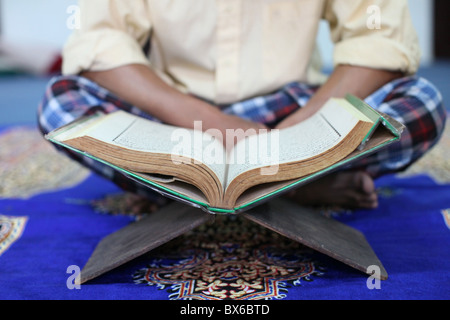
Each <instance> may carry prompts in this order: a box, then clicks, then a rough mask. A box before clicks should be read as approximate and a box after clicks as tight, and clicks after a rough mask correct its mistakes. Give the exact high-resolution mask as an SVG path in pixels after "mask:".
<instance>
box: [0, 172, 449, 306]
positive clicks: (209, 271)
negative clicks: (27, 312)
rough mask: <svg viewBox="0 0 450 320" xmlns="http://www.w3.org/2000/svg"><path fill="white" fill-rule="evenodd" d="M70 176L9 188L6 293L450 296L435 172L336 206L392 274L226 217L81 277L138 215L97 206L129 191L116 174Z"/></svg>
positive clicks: (4, 217)
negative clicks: (102, 245) (357, 204)
mask: <svg viewBox="0 0 450 320" xmlns="http://www.w3.org/2000/svg"><path fill="white" fill-rule="evenodd" d="M73 172H74V173H76V170H74V171H73ZM72 178H74V177H72ZM73 181H74V182H73V183H71V184H69V185H67V184H62V186H61V187H59V188H56V186H55V187H54V188H50V189H48V188H44V191H42V192H36V189H35V187H33V188H34V189H33V190H34V192H33V194H32V195H30V196H27V197H26V198H20V197H13V196H8V197H1V196H0V242H2V244H0V248H3V249H2V251H1V255H0V299H3V300H9V299H20V300H26V299H58V300H60V299H66V300H74V299H82V300H85V299H93V300H97V299H108V300H109V299H117V300H121V299H123V300H127V299H133V300H185V299H192V300H226V299H230V300H329V299H332V300H336V299H367V300H372V299H377V300H380V299H382V300H388V299H420V300H428V299H440V300H447V299H449V298H450V289H449V288H450V272H449V270H450V250H448V244H449V243H450V228H449V225H450V223H449V221H450V185H449V184H448V183H438V182H436V181H435V180H434V179H432V178H430V177H429V176H427V175H420V174H415V175H413V176H408V177H399V176H395V175H391V176H386V177H383V178H381V179H379V180H378V181H377V188H378V190H379V194H380V206H379V208H378V209H376V210H371V211H369V210H357V211H354V212H336V213H332V218H333V219H337V220H339V221H341V222H343V223H346V224H347V225H349V226H351V227H353V228H356V229H358V230H360V231H361V232H363V233H364V235H365V236H366V238H367V240H368V242H369V243H370V244H371V246H372V247H373V249H374V251H375V253H376V254H377V255H378V257H379V259H380V260H381V261H382V263H383V264H384V266H385V268H386V270H387V272H388V274H389V278H388V280H386V281H381V282H377V281H376V280H375V279H372V278H371V277H369V276H367V275H366V274H363V273H361V272H359V271H356V270H354V269H352V268H350V267H348V266H347V265H344V264H342V263H340V262H338V261H336V260H334V259H332V258H330V257H328V256H325V255H322V254H320V253H318V252H315V251H313V250H311V249H309V248H306V247H304V246H302V245H300V244H298V243H296V242H294V241H291V240H289V239H287V238H284V237H282V236H280V235H278V234H276V233H274V232H272V231H270V230H268V229H265V228H262V227H260V226H258V225H256V224H254V223H252V222H250V221H249V220H246V219H241V218H240V217H234V218H230V217H218V218H217V219H216V220H215V222H214V223H213V224H205V225H203V226H201V227H199V228H197V229H195V230H192V231H191V232H189V233H186V234H184V235H182V236H180V237H178V238H177V239H175V240H173V241H171V242H169V243H167V244H165V245H163V246H161V247H159V248H157V249H155V250H153V251H151V252H149V253H147V254H144V255H142V256H140V257H139V258H137V259H135V260H133V261H131V262H129V263H126V264H124V265H123V266H121V267H118V268H116V269H114V270H112V271H110V272H108V273H106V274H104V275H102V276H100V277H98V278H96V279H94V280H92V281H90V282H88V283H86V284H83V285H81V286H77V285H76V284H75V283H74V280H75V277H76V275H77V272H79V270H80V269H81V268H82V267H83V266H84V265H85V264H86V262H87V260H88V258H89V256H90V255H91V254H92V252H93V250H94V249H95V247H96V245H97V244H98V242H99V241H100V240H101V239H102V238H104V237H105V236H107V235H109V234H111V233H113V232H115V231H117V230H119V229H121V228H123V227H125V226H126V225H128V224H129V223H131V222H134V221H135V220H136V219H139V218H140V217H139V216H136V215H134V214H130V213H129V212H126V210H125V209H124V210H119V212H114V214H112V213H111V212H109V213H108V210H106V209H107V208H104V207H102V205H100V204H103V205H104V203H105V202H104V201H103V200H104V199H106V198H108V197H111V195H119V198H120V197H123V195H122V194H121V191H120V190H118V189H117V187H116V186H114V185H113V184H111V183H110V182H108V181H105V180H103V179H102V178H100V177H98V176H95V175H93V174H91V175H88V176H84V177H77V178H76V179H73ZM120 211H122V212H120ZM13 230H16V231H13Z"/></svg>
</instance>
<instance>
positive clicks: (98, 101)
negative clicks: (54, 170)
mask: <svg viewBox="0 0 450 320" xmlns="http://www.w3.org/2000/svg"><path fill="white" fill-rule="evenodd" d="M317 89H318V87H315V86H310V85H307V84H303V83H290V84H288V85H286V86H285V87H283V88H281V89H280V90H279V91H277V92H274V93H272V94H269V95H266V96H262V97H256V98H253V99H249V100H247V101H242V102H238V103H235V104H232V105H227V106H220V107H221V109H222V110H223V112H224V113H227V114H233V115H236V116H239V117H242V118H245V119H248V120H251V121H255V122H260V123H264V124H266V125H268V126H275V125H276V124H277V123H279V122H280V121H282V120H283V119H284V118H286V117H287V116H289V115H290V114H292V113H293V112H295V111H296V110H298V109H299V108H301V107H302V106H304V105H305V104H306V103H307V102H308V100H309V99H310V98H311V97H312V95H314V93H315V92H316V90H317ZM366 102H367V103H368V104H369V105H371V106H372V107H373V108H375V109H377V110H379V111H381V112H383V113H385V114H388V115H389V116H391V117H393V118H394V119H396V120H398V121H399V122H401V123H403V124H404V125H405V126H406V130H405V131H404V133H403V135H402V139H401V141H399V142H398V143H395V144H393V145H391V146H390V147H389V148H387V149H385V150H383V151H381V152H378V153H377V154H374V155H372V156H370V157H368V158H366V159H364V160H363V161H361V162H360V163H358V164H355V167H357V168H358V169H364V170H366V171H367V172H369V173H370V174H371V175H372V176H374V177H379V176H381V175H383V174H387V173H392V172H397V171H401V170H403V169H405V168H407V167H408V166H410V165H411V164H412V163H414V162H415V161H416V160H418V159H419V158H420V157H421V156H423V155H424V154H425V153H426V152H427V151H428V150H430V149H431V148H432V147H433V146H434V145H435V144H436V143H437V142H438V140H439V138H440V136H441V135H442V132H443V130H444V126H445V122H446V111H445V108H444V106H443V102H442V96H441V94H440V93H439V91H438V90H437V89H436V88H435V87H434V86H433V85H432V84H431V83H430V82H429V81H427V80H426V79H423V78H419V77H405V78H402V79H398V80H395V81H392V82H390V83H388V84H386V85H385V86H384V87H382V88H380V89H379V90H378V91H376V92H375V93H373V94H372V95H370V96H369V97H368V98H367V99H366ZM118 109H122V110H125V111H127V112H131V113H133V114H136V115H139V116H141V117H145V118H147V119H151V120H154V121H158V119H155V118H154V117H152V116H151V115H148V114H146V113H144V112H143V111H141V110H140V109H138V108H137V107H135V106H132V105H130V104H128V103H127V102H125V101H123V100H121V99H120V98H118V97H116V96H115V95H113V94H112V93H111V92H109V91H108V90H106V89H104V88H102V87H100V86H98V85H97V84H96V83H93V82H92V81H90V80H88V79H85V78H82V77H78V76H59V77H56V78H54V79H52V80H51V82H50V83H49V85H48V88H47V90H46V94H45V97H44V99H43V101H42V103H41V105H40V106H39V110H38V119H39V126H40V129H41V131H42V133H43V134H47V133H48V132H50V131H52V130H54V129H57V128H59V127H61V126H63V125H65V124H68V123H70V122H72V121H73V120H75V119H77V118H79V117H81V116H83V115H88V114H92V113H95V112H97V111H103V112H106V113H109V112H113V111H116V110H118ZM63 152H66V153H68V154H69V156H71V157H72V158H74V159H75V160H77V161H79V162H80V163H82V164H84V165H86V166H87V167H89V168H90V169H92V170H93V171H95V172H97V173H99V174H101V175H102V176H104V177H106V178H107V179H110V180H112V181H113V182H115V183H116V184H118V185H119V186H120V187H122V188H123V189H125V190H128V191H131V192H136V193H144V194H145V195H147V196H148V190H147V188H143V187H142V186H140V185H139V184H137V183H134V182H132V181H130V180H129V179H127V178H125V177H123V176H122V175H121V174H120V173H118V172H115V171H113V170H112V169H110V168H108V167H107V166H105V165H103V164H101V163H98V162H95V161H93V160H91V159H89V158H86V157H82V156H80V155H78V154H75V153H73V152H71V151H68V150H63Z"/></svg>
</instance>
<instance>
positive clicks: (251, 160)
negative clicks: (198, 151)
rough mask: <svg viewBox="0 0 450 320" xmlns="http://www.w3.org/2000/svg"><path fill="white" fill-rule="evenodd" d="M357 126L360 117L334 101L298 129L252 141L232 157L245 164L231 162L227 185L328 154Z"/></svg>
mask: <svg viewBox="0 0 450 320" xmlns="http://www.w3.org/2000/svg"><path fill="white" fill-rule="evenodd" d="M357 122H358V117H356V116H355V115H354V114H353V113H352V112H348V111H347V110H346V108H342V107H341V106H340V103H338V102H337V101H334V100H330V101H329V102H328V103H327V104H325V105H324V107H323V108H322V109H321V110H320V111H319V112H317V113H316V114H315V115H314V116H312V117H311V118H309V119H307V120H305V121H303V122H301V123H299V124H298V125H296V126H293V127H290V128H287V129H284V130H280V131H278V132H270V133H268V134H263V135H256V136H251V137H248V138H247V139H245V140H243V141H241V142H240V143H238V144H237V145H236V147H235V149H234V150H233V152H232V154H230V158H231V159H237V158H239V159H240V160H241V163H237V161H234V162H233V161H231V162H230V165H229V168H228V177H227V184H229V183H230V182H231V181H232V180H233V179H235V178H236V177H237V176H238V175H240V174H242V173H244V172H245V171H248V170H252V169H257V168H262V167H266V166H272V168H273V169H272V172H273V173H274V174H275V173H276V169H277V167H276V164H283V163H290V162H294V161H301V160H306V159H309V158H312V157H314V156H317V155H319V154H321V153H324V152H326V151H327V150H329V149H331V148H333V147H335V146H336V145H337V144H338V143H339V142H341V141H342V140H343V139H344V138H345V137H346V136H347V135H348V134H349V133H350V132H351V130H352V129H353V127H354V126H355V125H356V124H357ZM255 150H256V151H255ZM255 154H257V156H255ZM229 161H230V160H229ZM270 171H271V170H268V171H267V175H270Z"/></svg>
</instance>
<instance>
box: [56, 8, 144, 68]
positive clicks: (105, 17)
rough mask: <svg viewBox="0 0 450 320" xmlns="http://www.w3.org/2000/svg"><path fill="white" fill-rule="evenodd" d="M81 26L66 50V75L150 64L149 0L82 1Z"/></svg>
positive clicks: (71, 37) (64, 52)
mask: <svg viewBox="0 0 450 320" xmlns="http://www.w3.org/2000/svg"><path fill="white" fill-rule="evenodd" d="M79 5H80V7H79V8H80V11H79V13H80V22H81V26H80V29H78V30H75V31H74V32H73V34H72V35H71V36H70V38H69V39H68V41H67V43H66V45H65V46H64V49H63V74H65V75H70V74H78V73H80V72H81V71H85V70H89V71H104V70H109V69H113V68H116V67H120V66H123V65H127V64H145V65H149V61H148V58H147V57H146V55H145V54H144V52H143V49H142V48H143V47H144V45H145V43H146V41H148V38H149V35H150V30H151V21H150V17H149V13H148V8H147V4H146V1H145V0H133V1H129V0H95V1H92V0H80V1H79Z"/></svg>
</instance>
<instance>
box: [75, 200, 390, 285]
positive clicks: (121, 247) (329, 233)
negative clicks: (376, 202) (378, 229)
mask: <svg viewBox="0 0 450 320" xmlns="http://www.w3.org/2000/svg"><path fill="white" fill-rule="evenodd" d="M241 215H242V216H244V217H245V218H247V219H249V220H251V221H253V222H255V223H257V224H260V225H262V226H263V227H266V228H268V229H270V230H273V231H275V232H277V233H279V234H281V235H283V236H285V237H287V238H289V239H291V240H294V241H298V242H300V243H301V244H303V245H305V246H307V247H309V248H311V249H314V250H316V251H318V252H321V253H323V254H325V255H328V256H330V257H331V258H334V259H336V260H338V261H341V262H343V263H345V264H347V265H349V266H350V267H352V268H355V269H357V270H359V271H362V272H363V273H367V269H368V267H369V266H373V265H375V266H378V267H379V268H380V270H381V275H380V279H381V280H386V279H387V277H388V275H387V272H386V270H385V269H384V267H383V265H382V263H381V262H380V260H379V259H378V257H377V256H376V254H375V253H374V251H373V250H372V248H371V246H370V245H369V243H368V242H367V240H366V238H365V236H364V235H363V234H362V233H361V232H359V231H357V230H355V229H354V228H351V227H349V226H347V225H345V224H343V223H340V222H338V221H336V220H334V219H332V218H327V217H324V216H323V215H321V214H318V213H317V212H315V211H314V210H311V209H308V208H304V207H300V206H298V205H296V204H294V203H291V202H289V201H287V200H284V199H275V200H273V201H271V202H269V203H266V204H264V205H261V206H259V207H256V208H254V209H252V210H250V211H248V212H246V213H242V214H241ZM210 221H214V215H211V214H208V213H205V212H204V211H202V210H201V209H198V208H194V207H190V206H187V205H185V204H181V203H178V202H174V203H172V204H170V205H169V206H167V207H164V208H162V209H161V210H160V211H158V212H156V213H153V214H151V215H149V216H147V217H146V218H144V219H142V220H140V221H137V222H134V223H132V224H130V225H128V226H126V227H125V228H123V229H121V230H119V231H117V232H115V233H113V234H111V235H109V236H107V237H106V238H104V239H103V240H102V241H101V242H100V243H99V244H98V246H97V248H96V249H95V251H94V253H93V254H92V256H91V257H90V259H89V261H88V262H87V264H86V266H85V267H84V268H83V270H82V271H81V275H80V282H81V283H86V282H88V281H90V280H92V279H94V278H96V277H98V276H100V275H102V274H104V273H106V272H108V271H111V270H113V269H115V268H117V267H119V266H121V265H123V264H125V263H127V262H129V261H131V260H133V259H135V258H137V257H139V256H141V255H143V254H145V253H147V252H149V251H151V250H153V249H155V248H157V247H159V246H161V245H163V244H165V243H167V242H169V241H171V240H173V239H175V238H177V237H179V236H181V235H183V234H184V233H187V232H188V231H191V230H193V229H194V228H196V227H198V226H200V225H202V224H204V223H207V222H210ZM374 276H375V275H374Z"/></svg>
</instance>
